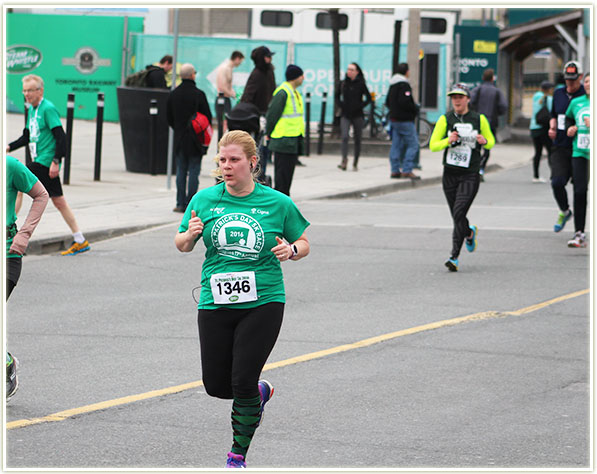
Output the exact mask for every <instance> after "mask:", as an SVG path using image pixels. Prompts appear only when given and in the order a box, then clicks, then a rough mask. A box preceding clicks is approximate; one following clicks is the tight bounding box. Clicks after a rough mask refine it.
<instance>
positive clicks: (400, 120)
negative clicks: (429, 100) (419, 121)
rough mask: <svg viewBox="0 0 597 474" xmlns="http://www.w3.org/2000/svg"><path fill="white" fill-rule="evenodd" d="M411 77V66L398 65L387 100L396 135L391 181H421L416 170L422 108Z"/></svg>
mask: <svg viewBox="0 0 597 474" xmlns="http://www.w3.org/2000/svg"><path fill="white" fill-rule="evenodd" d="M409 75H410V74H409V70H408V64H407V63H400V64H398V67H397V69H396V74H394V75H393V76H392V77H391V78H390V89H389V90H388V95H387V97H386V106H387V107H388V109H389V116H390V126H391V134H392V147H391V148H390V167H391V173H390V178H409V179H420V178H421V177H420V176H418V175H415V174H414V173H413V171H412V170H413V167H414V164H415V159H416V156H417V153H418V152H419V138H418V134H417V129H416V127H415V118H416V117H417V114H418V113H419V106H418V105H417V104H416V102H415V100H414V97H413V94H412V89H411V87H410V83H409V82H408V77H409Z"/></svg>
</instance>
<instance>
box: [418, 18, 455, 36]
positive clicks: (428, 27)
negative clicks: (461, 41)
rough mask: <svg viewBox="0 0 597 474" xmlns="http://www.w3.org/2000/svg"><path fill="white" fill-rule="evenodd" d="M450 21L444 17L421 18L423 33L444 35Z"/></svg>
mask: <svg viewBox="0 0 597 474" xmlns="http://www.w3.org/2000/svg"><path fill="white" fill-rule="evenodd" d="M447 25H448V23H447V21H446V20H444V19H443V18H421V33H424V34H432V35H443V34H444V33H445V32H446V29H447V27H448V26H447Z"/></svg>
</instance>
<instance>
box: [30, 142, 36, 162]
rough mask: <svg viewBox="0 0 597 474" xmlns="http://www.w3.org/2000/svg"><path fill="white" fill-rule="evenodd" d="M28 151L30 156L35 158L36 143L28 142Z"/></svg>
mask: <svg viewBox="0 0 597 474" xmlns="http://www.w3.org/2000/svg"><path fill="white" fill-rule="evenodd" d="M29 153H30V154H31V158H37V143H35V142H29Z"/></svg>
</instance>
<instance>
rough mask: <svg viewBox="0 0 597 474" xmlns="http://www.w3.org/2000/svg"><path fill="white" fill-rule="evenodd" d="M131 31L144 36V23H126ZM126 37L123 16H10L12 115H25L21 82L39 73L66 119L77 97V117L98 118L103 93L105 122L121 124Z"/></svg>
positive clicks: (135, 19) (133, 20)
mask: <svg viewBox="0 0 597 474" xmlns="http://www.w3.org/2000/svg"><path fill="white" fill-rule="evenodd" d="M126 31H128V33H131V32H141V31H143V18H140V17H128V18H126ZM124 35H125V17H121V16H95V15H93V16H91V15H90V16H85V15H38V14H24V13H7V14H6V73H7V74H6V106H5V107H6V111H7V112H21V113H22V112H23V109H24V99H23V93H22V91H23V85H22V82H21V80H22V78H23V77H24V76H26V75H27V74H36V75H38V76H41V77H42V79H43V80H44V96H45V97H46V98H47V99H48V100H50V101H51V102H53V103H54V105H56V107H57V108H58V111H59V113H60V115H61V116H62V117H64V116H66V102H67V97H68V94H69V93H73V94H75V111H74V116H75V118H78V119H95V117H96V115H97V95H98V93H99V92H102V93H104V94H105V97H104V101H105V106H104V119H105V120H107V121H113V122H116V121H118V104H117V100H116V87H118V86H120V80H121V71H122V56H123V40H124V39H125V38H124ZM127 36H129V35H128V34H127ZM126 39H127V40H128V38H126Z"/></svg>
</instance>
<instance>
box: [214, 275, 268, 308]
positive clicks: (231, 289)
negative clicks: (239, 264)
mask: <svg viewBox="0 0 597 474" xmlns="http://www.w3.org/2000/svg"><path fill="white" fill-rule="evenodd" d="M209 282H210V285H211V293H212V295H213V298H214V303H215V304H234V303H246V302H248V301H257V285H256V283H255V272H233V273H215V274H214V275H212V276H211V278H210V281H209Z"/></svg>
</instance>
